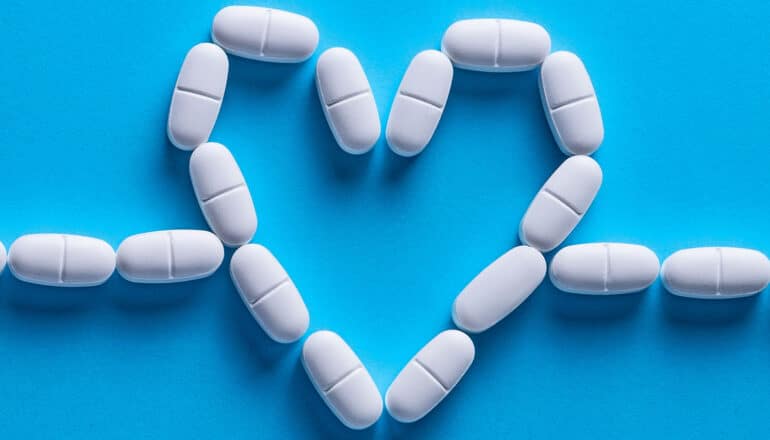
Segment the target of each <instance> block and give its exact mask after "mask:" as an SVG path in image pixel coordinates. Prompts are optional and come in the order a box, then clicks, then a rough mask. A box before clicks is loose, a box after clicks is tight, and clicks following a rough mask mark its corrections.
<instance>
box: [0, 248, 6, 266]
mask: <svg viewBox="0 0 770 440" xmlns="http://www.w3.org/2000/svg"><path fill="white" fill-rule="evenodd" d="M5 260H6V255H5V246H3V242H1V241H0V273H3V270H5Z"/></svg>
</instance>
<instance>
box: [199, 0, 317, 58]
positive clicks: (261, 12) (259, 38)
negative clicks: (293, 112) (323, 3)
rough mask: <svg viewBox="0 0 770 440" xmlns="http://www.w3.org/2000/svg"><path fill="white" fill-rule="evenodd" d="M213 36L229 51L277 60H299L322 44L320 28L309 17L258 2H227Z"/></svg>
mask: <svg viewBox="0 0 770 440" xmlns="http://www.w3.org/2000/svg"><path fill="white" fill-rule="evenodd" d="M211 39H212V40H214V42H215V43H217V44H218V45H220V46H222V48H224V49H225V50H226V51H227V52H229V53H231V54H233V55H236V56H239V57H244V58H249V59H252V60H259V61H270V62H274V63H298V62H301V61H305V60H306V59H308V58H310V56H311V55H313V52H314V51H315V48H316V46H318V28H316V25H315V24H314V23H313V22H312V21H311V20H310V19H309V18H307V17H304V16H302V15H298V14H294V13H292V12H287V11H282V10H280V9H268V8H261V7H258V6H227V7H225V8H223V9H221V10H220V11H219V12H217V15H216V16H215V17H214V23H213V25H212V26H211Z"/></svg>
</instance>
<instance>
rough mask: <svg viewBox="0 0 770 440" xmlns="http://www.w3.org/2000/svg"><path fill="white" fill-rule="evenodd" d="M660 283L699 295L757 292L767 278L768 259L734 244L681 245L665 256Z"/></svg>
mask: <svg viewBox="0 0 770 440" xmlns="http://www.w3.org/2000/svg"><path fill="white" fill-rule="evenodd" d="M660 278H661V280H662V281H663V286H664V287H665V288H666V290H668V291H669V292H671V293H672V294H674V295H678V296H685V297H690V298H702V299H729V298H740V297H744V296H750V295H754V294H757V293H759V292H761V291H763V290H765V288H766V287H767V284H768V282H770V261H768V259H767V257H766V256H765V255H764V254H763V253H762V252H759V251H756V250H753V249H744V248H735V247H701V248H691V249H683V250H680V251H677V252H674V253H673V254H671V256H669V257H668V258H666V260H665V261H664V262H663V266H662V267H661V270H660Z"/></svg>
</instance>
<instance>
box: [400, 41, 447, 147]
mask: <svg viewBox="0 0 770 440" xmlns="http://www.w3.org/2000/svg"><path fill="white" fill-rule="evenodd" d="M453 75H454V70H453V69H452V62H451V61H449V58H447V57H446V55H444V54H443V53H441V52H439V51H437V50H426V51H423V52H420V53H419V54H417V56H415V57H414V59H412V62H411V63H410V64H409V67H408V68H407V69H406V73H405V74H404V78H403V79H402V80H401V85H400V86H399V88H398V93H397V94H396V97H395V99H394V100H393V105H392V106H391V108H390V116H389V117H388V125H387V128H386V129H385V137H386V138H387V140H388V145H389V146H390V149H391V150H393V152H394V153H396V154H398V155H401V156H407V157H409V156H414V155H417V154H419V153H420V152H422V150H423V149H425V147H426V146H427V145H428V142H430V139H431V138H432V137H433V133H434V132H435V131H436V127H438V123H439V120H441V114H442V113H444V107H445V105H446V100H447V98H448V97H449V89H450V88H451V87H452V76H453Z"/></svg>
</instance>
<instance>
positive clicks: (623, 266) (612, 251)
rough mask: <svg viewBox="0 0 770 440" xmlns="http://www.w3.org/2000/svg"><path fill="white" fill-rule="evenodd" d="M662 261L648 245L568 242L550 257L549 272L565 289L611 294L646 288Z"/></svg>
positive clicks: (559, 286) (553, 279)
mask: <svg viewBox="0 0 770 440" xmlns="http://www.w3.org/2000/svg"><path fill="white" fill-rule="evenodd" d="M659 270H660V262H659V261H658V256H657V255H655V252H653V251H652V250H650V249H649V248H647V247H644V246H640V245H637V244H626V243H587V244H578V245H574V246H567V247H565V248H563V249H561V250H560V251H559V252H557V253H556V255H554V257H553V260H551V268H550V269H549V276H550V278H551V282H552V283H553V285H554V286H555V287H556V288H557V289H559V290H562V291H564V292H570V293H582V294H588V295H611V294H620V293H632V292H639V291H641V290H644V289H646V288H648V287H650V285H651V284H652V283H653V282H655V279H656V278H658V271H659Z"/></svg>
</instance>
